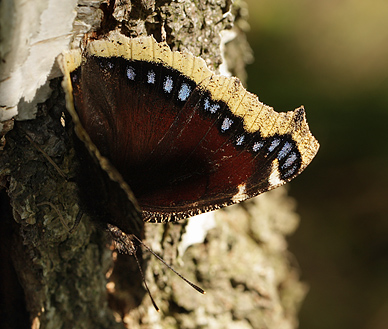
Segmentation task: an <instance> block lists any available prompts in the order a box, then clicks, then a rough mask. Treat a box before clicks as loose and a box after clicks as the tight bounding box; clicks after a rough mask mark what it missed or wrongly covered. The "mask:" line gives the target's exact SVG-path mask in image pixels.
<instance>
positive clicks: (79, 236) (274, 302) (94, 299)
mask: <svg viewBox="0 0 388 329" xmlns="http://www.w3.org/2000/svg"><path fill="white" fill-rule="evenodd" d="M52 2H53V3H55V1H52ZM231 2H232V1H228V0H191V1H190V0H181V1H153V0H149V1H147V0H134V1H129V0H127V1H124V2H123V1H121V2H118V4H117V5H115V6H114V12H113V15H114V17H115V18H116V20H117V21H121V22H122V24H124V25H125V26H126V27H127V32H128V35H129V36H137V35H143V34H153V35H154V36H155V38H156V39H157V40H159V41H161V39H163V38H164V37H165V39H166V41H167V43H168V44H169V45H170V47H171V48H172V49H173V50H182V51H190V52H191V53H193V54H194V55H196V56H201V57H202V58H204V59H205V60H206V62H207V63H208V66H209V67H210V68H211V69H213V70H215V71H222V73H225V72H226V70H225V66H224V65H223V66H221V67H220V64H221V63H222V62H223V59H222V58H223V57H224V59H225V61H224V62H225V63H227V67H228V69H229V71H230V72H232V73H233V75H237V76H239V77H240V78H242V80H244V78H245V71H244V64H245V62H247V61H249V60H250V59H251V55H250V54H251V53H250V48H249V46H248V45H247V42H246V39H245V35H244V27H245V26H246V25H247V23H246V12H247V10H246V7H245V4H244V2H242V1H235V3H234V4H232V3H231ZM34 3H36V4H37V3H38V2H34ZM39 3H40V4H42V6H43V4H46V2H45V1H43V0H41V1H39ZM48 3H50V1H48ZM37 7H38V6H37ZM43 7H44V6H43ZM49 7H50V6H47V8H49ZM98 7H99V5H96V2H91V3H86V4H85V3H83V4H82V5H81V4H79V5H78V7H77V8H76V9H77V18H76V20H75V22H74V25H73V27H72V30H69V31H68V32H69V33H71V34H73V33H75V32H78V35H77V37H74V38H73V40H72V43H71V44H72V45H73V46H77V45H79V40H80V39H82V35H83V34H84V33H85V32H89V30H93V29H96V28H97V27H98V26H99V23H100V21H101V18H102V12H101V10H100V9H98ZM45 8H46V7H45ZM47 8H46V9H47ZM54 8H55V7H54ZM14 9H15V8H14ZM15 10H16V11H17V10H22V9H18V8H16V9H15ZM47 10H48V9H47ZM24 14H27V13H24ZM46 14H47V12H46ZM50 14H51V15H54V17H55V14H56V11H55V9H53V10H52V12H51V13H50ZM20 15H21V14H20ZM58 15H59V14H58ZM71 15H72V13H71V11H70V12H69V13H68V14H67V16H66V17H67V19H72V16H71ZM41 17H43V15H41ZM69 17H70V18H69ZM21 22H22V20H21ZM18 24H20V25H18ZM23 26H25V25H23V24H22V23H17V22H16V23H15V24H14V25H12V24H10V25H9V29H10V31H11V32H14V33H16V32H15V31H18V29H21V28H22V27H23ZM42 28H45V29H51V28H53V27H52V26H46V27H42ZM10 35H13V34H12V33H10ZM52 39H53V37H52ZM227 40H229V42H227V43H226V41H227ZM43 42H45V41H43ZM221 45H222V47H221ZM63 50H65V49H63ZM43 57H44V54H42V61H46V60H47V59H46V58H43ZM50 60H51V59H50ZM11 64H12V63H11ZM7 65H10V64H9V62H7V61H5V64H3V70H2V74H3V75H2V80H4V77H8V75H12V72H11V71H12V70H11V69H10V70H8V71H7ZM36 65H38V63H36ZM52 72H54V73H55V72H58V71H57V70H56V67H54V69H53V71H52ZM52 75H55V74H52ZM52 75H51V76H52ZM60 79H61V78H51V77H50V78H49V79H48V82H47V83H46V85H45V86H43V87H40V85H39V86H38V87H40V90H43V89H45V90H47V86H48V85H49V86H50V89H51V90H52V92H51V95H50V96H49V97H48V98H47V100H46V101H44V102H42V101H41V96H39V97H38V95H40V94H39V93H38V94H36V95H35V98H34V100H32V101H31V102H25V101H24V100H25V99H27V98H26V97H25V98H24V99H22V100H21V101H20V102H19V103H18V106H17V108H18V111H19V119H29V118H32V117H34V111H35V109H37V112H36V118H35V119H33V120H19V121H15V123H14V129H13V130H11V131H10V132H8V133H7V135H6V136H5V137H6V138H5V141H6V143H5V147H4V150H3V151H1V153H0V177H1V180H0V182H1V185H0V186H2V187H4V189H3V191H2V193H1V196H0V201H1V203H0V207H1V208H0V211H1V213H0V216H1V221H0V223H1V230H0V234H1V241H2V243H1V250H0V252H1V256H2V266H1V271H0V274H1V278H0V280H1V281H0V282H1V316H0V322H1V324H0V326H1V327H2V328H28V327H33V328H56V329H57V328H124V327H125V326H126V327H128V328H154V327H155V328H157V327H160V328H170V327H171V328H199V327H207V328H276V329H279V328H295V327H297V317H296V315H297V311H298V307H299V304H300V302H301V301H302V299H303V297H304V295H305V292H306V287H305V286H304V285H303V284H302V283H300V282H299V281H298V272H297V270H296V269H295V268H294V267H293V266H292V265H291V264H290V255H289V253H288V252H287V243H286V241H285V235H287V234H290V233H292V232H293V231H294V230H295V228H296V226H297V223H298V217H297V215H296V214H295V213H294V207H295V204H294V201H293V200H292V199H290V198H289V197H288V196H287V193H286V190H285V189H284V188H279V189H277V190H275V191H273V192H268V193H266V194H264V195H262V196H260V197H258V198H255V199H253V200H251V201H248V202H245V203H243V204H241V205H236V206H231V207H229V208H226V209H225V210H220V211H217V212H213V213H210V214H206V215H202V217H201V218H192V219H190V220H189V221H185V222H182V223H174V224H168V225H167V224H166V225H162V224H146V228H145V229H146V239H145V241H144V242H145V243H146V244H147V245H149V246H150V247H151V248H152V249H153V250H154V251H155V252H157V253H159V254H160V255H161V256H162V257H163V258H164V259H165V260H166V261H167V262H168V263H170V264H171V265H172V266H173V267H174V268H175V269H176V270H177V271H178V272H180V273H181V274H182V275H184V276H185V277H186V278H188V279H189V280H191V281H193V282H194V283H195V284H198V285H200V286H201V287H202V288H204V289H205V290H206V291H207V294H206V295H201V294H199V293H197V292H196V291H195V290H193V289H192V288H191V287H190V286H188V285H187V284H186V283H185V282H184V281H183V280H181V279H179V278H178V277H177V276H175V275H174V274H173V273H172V272H171V271H170V270H169V269H167V268H166V267H165V266H164V265H162V264H161V263H160V262H159V261H158V260H156V259H155V258H154V257H153V256H151V255H150V254H149V253H148V252H146V251H144V252H143V259H142V263H143V265H144V269H145V277H146V281H147V283H148V285H149V287H150V290H151V292H152V295H153V297H154V298H155V300H156V303H157V304H158V306H159V307H160V308H161V312H159V313H157V312H156V311H155V310H154V309H153V306H152V304H151V301H150V299H149V297H148V296H147V295H146V293H145V290H144V288H143V285H142V281H141V276H140V273H139V271H138V269H137V267H136V263H135V261H134V259H133V257H129V256H127V255H117V254H116V253H112V251H111V249H110V248H109V247H110V241H109V240H108V238H107V236H106V233H105V232H103V231H101V230H99V229H97V228H95V226H94V225H93V224H92V222H91V221H90V220H89V219H88V218H87V216H83V217H82V221H81V223H80V224H79V226H78V227H77V229H76V231H75V232H74V233H73V234H70V233H68V230H67V229H66V225H67V226H69V227H71V226H72V225H73V224H74V222H75V220H76V218H77V215H78V214H79V209H80V207H79V204H78V198H77V193H76V191H77V186H76V185H75V183H74V182H73V181H74V180H73V179H74V176H75V168H76V164H77V157H76V155H75V154H74V152H73V149H72V144H71V139H70V137H69V136H71V135H72V134H73V132H72V131H71V129H70V126H71V125H69V124H68V123H69V122H67V118H66V117H67V115H65V116H64V115H63V113H66V109H65V100H64V93H63V91H62V89H61V86H60ZM38 87H37V88H38ZM2 88H3V87H2ZM15 88H17V87H15ZM11 89H12V88H11ZM3 91H4V90H3ZM14 92H15V93H17V92H18V91H16V90H14ZM23 92H25V91H23ZM23 92H21V95H22V96H23ZM31 104H32V105H31ZM34 104H38V105H37V107H36V106H35V105H34ZM9 108H11V106H9ZM8 113H9V112H8ZM21 113H22V115H21ZM2 117H3V119H4V118H5V116H4V115H3V116H2ZM6 119H8V118H6ZM7 124H8V125H10V124H12V121H7ZM5 128H6V125H3V131H4V130H6V129H5ZM2 141H3V142H4V139H3V140H2ZM3 144H4V143H3ZM48 159H51V160H52V161H54V163H55V164H56V165H57V166H58V167H59V168H60V170H58V169H56V168H55V167H54V166H53V165H52V164H51V163H50V162H49V160H48ZM62 173H64V174H65V177H63V176H62V175H61V174H62ZM201 238H202V239H204V242H203V243H195V242H193V240H192V239H194V240H198V241H201ZM112 255H113V257H112ZM15 274H16V275H15ZM107 278H108V281H109V283H108V285H107ZM19 282H20V284H19Z"/></svg>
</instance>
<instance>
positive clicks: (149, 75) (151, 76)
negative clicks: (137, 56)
mask: <svg viewBox="0 0 388 329" xmlns="http://www.w3.org/2000/svg"><path fill="white" fill-rule="evenodd" d="M155 76H156V74H155V72H154V71H153V70H150V71H148V73H147V83H152V84H154V83H155Z"/></svg>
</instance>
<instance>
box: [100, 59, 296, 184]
mask: <svg viewBox="0 0 388 329" xmlns="http://www.w3.org/2000/svg"><path fill="white" fill-rule="evenodd" d="M106 66H107V67H108V68H112V67H113V63H111V62H108V63H107V64H106ZM127 77H128V79H129V80H132V81H135V78H136V72H135V69H134V68H133V67H132V66H128V67H127ZM147 83H148V84H155V83H156V74H155V72H154V70H149V71H148V72H147ZM173 88H174V80H173V77H172V76H171V75H166V76H165V78H164V80H163V91H164V92H165V93H171V92H172V90H173ZM191 92H192V90H191V86H190V85H189V84H187V83H186V82H182V84H181V85H180V88H179V90H178V95H177V97H178V99H179V100H180V101H182V102H184V101H187V99H188V98H189V97H190V94H191ZM220 108H221V106H220V104H219V103H217V102H213V101H211V99H210V97H206V98H205V100H204V110H205V111H207V112H210V113H211V114H215V113H217V112H218V111H219V110H220ZM233 123H234V120H233V119H231V118H229V117H224V119H223V121H222V123H221V131H222V132H223V133H224V132H226V131H228V130H229V129H230V128H231V127H232V125H233ZM245 139H246V138H245V135H244V134H241V135H238V136H237V137H236V139H235V143H236V145H237V146H241V145H243V143H244V142H245ZM281 143H282V139H281V138H280V137H275V138H274V139H272V141H271V143H270V145H269V146H268V148H267V152H268V154H269V153H272V152H274V151H275V149H276V148H277V147H278V146H279V145H280V144H281ZM264 145H265V141H264V140H260V141H257V142H255V143H254V144H253V146H252V150H253V152H255V153H257V152H259V151H260V150H261V149H262V148H263V147H264ZM293 148H294V144H293V143H292V142H290V141H285V142H284V144H283V146H282V147H281V149H280V150H279V151H278V153H277V156H276V158H277V159H278V161H281V160H284V159H285V160H284V162H283V163H282V165H281V166H280V169H281V171H282V172H283V173H284V174H283V176H284V177H290V176H292V175H293V174H295V172H296V170H297V169H298V163H297V160H298V159H299V156H298V154H297V153H296V152H295V151H292V150H293Z"/></svg>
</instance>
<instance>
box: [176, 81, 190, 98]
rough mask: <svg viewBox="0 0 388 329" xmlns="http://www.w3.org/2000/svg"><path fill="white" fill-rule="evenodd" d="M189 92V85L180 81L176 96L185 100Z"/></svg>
mask: <svg viewBox="0 0 388 329" xmlns="http://www.w3.org/2000/svg"><path fill="white" fill-rule="evenodd" d="M190 93H191V87H190V86H189V85H188V84H187V83H182V85H181V88H180V89H179V92H178V98H179V99H180V100H181V101H182V102H184V101H186V100H187V99H188V98H189V96H190Z"/></svg>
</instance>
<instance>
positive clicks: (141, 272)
mask: <svg viewBox="0 0 388 329" xmlns="http://www.w3.org/2000/svg"><path fill="white" fill-rule="evenodd" d="M133 256H134V257H135V259H136V263H137V267H138V268H139V270H140V274H141V277H142V279H143V282H144V285H145V287H146V289H147V292H148V295H149V296H150V298H151V301H152V305H154V307H155V310H156V311H157V312H159V307H158V305H156V303H155V301H154V299H153V298H152V295H151V291H150V289H148V285H147V282H146V280H145V277H144V273H143V270H142V269H141V266H140V262H139V259H138V258H137V255H136V251H135V252H134V253H133Z"/></svg>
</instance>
